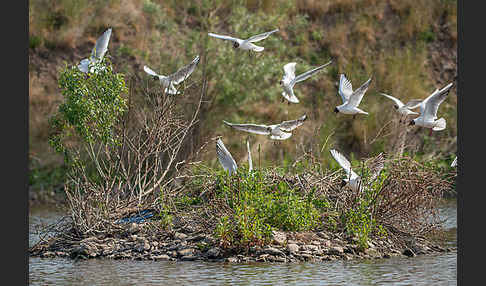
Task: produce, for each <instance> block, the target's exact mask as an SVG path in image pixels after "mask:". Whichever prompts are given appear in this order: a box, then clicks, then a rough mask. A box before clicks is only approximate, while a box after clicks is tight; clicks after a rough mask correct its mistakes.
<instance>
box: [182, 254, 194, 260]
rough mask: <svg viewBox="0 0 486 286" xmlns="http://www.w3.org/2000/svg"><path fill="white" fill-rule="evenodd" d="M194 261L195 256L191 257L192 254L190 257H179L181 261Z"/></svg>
mask: <svg viewBox="0 0 486 286" xmlns="http://www.w3.org/2000/svg"><path fill="white" fill-rule="evenodd" d="M196 259H197V256H195V255H192V254H191V255H185V256H182V257H181V260H182V261H194V260H196Z"/></svg>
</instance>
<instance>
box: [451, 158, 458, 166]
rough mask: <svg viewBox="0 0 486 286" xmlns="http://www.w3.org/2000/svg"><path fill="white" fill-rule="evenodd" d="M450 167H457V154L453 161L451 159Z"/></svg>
mask: <svg viewBox="0 0 486 286" xmlns="http://www.w3.org/2000/svg"><path fill="white" fill-rule="evenodd" d="M451 167H457V156H456V158H454V161H452V163H451Z"/></svg>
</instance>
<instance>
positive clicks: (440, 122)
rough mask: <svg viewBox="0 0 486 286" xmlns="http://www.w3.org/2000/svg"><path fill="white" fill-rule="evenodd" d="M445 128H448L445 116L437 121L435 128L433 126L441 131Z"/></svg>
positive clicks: (435, 129)
mask: <svg viewBox="0 0 486 286" xmlns="http://www.w3.org/2000/svg"><path fill="white" fill-rule="evenodd" d="M445 128H446V120H445V119H444V118H443V117H441V118H440V119H439V120H437V121H436V122H435V126H434V128H432V130H434V131H441V130H444V129H445Z"/></svg>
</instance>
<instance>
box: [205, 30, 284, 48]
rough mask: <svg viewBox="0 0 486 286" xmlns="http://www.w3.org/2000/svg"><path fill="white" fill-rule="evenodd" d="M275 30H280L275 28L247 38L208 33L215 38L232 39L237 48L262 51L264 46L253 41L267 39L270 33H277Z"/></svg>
mask: <svg viewBox="0 0 486 286" xmlns="http://www.w3.org/2000/svg"><path fill="white" fill-rule="evenodd" d="M275 32H278V29H275V30H273V31H270V32H266V33H263V34H259V35H255V36H252V37H250V38H248V39H246V40H242V39H238V38H234V37H231V36H224V35H218V34H214V33H208V35H209V36H211V37H214V38H218V39H223V40H229V41H232V42H233V48H235V49H242V50H252V51H255V52H261V51H263V50H264V47H260V46H257V45H255V44H253V43H254V42H258V41H261V40H263V39H266V38H267V37H268V36H270V34H272V33H275Z"/></svg>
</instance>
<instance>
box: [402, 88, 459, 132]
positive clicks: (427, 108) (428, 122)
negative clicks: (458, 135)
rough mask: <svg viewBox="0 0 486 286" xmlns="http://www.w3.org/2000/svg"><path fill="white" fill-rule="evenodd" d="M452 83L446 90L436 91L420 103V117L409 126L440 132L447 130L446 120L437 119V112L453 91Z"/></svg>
mask: <svg viewBox="0 0 486 286" xmlns="http://www.w3.org/2000/svg"><path fill="white" fill-rule="evenodd" d="M451 87H452V82H451V83H449V84H448V85H446V86H445V87H444V88H442V89H440V90H438V89H436V90H435V91H434V92H433V93H432V94H431V95H429V96H428V97H427V98H426V99H424V100H423V101H422V103H420V116H419V117H417V118H415V119H413V120H412V121H410V124H409V125H417V126H422V127H425V128H431V130H430V133H432V130H433V131H440V130H444V129H445V128H446V120H445V119H444V118H443V117H441V118H440V119H437V110H438V109H439V105H440V104H441V103H442V102H443V101H444V100H445V99H446V97H447V95H448V94H449V91H450V90H451Z"/></svg>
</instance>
